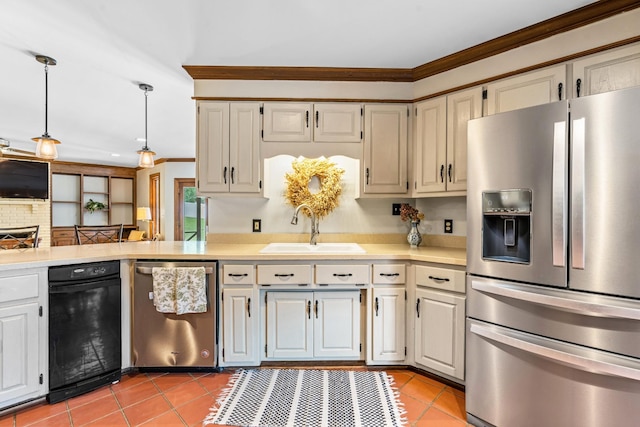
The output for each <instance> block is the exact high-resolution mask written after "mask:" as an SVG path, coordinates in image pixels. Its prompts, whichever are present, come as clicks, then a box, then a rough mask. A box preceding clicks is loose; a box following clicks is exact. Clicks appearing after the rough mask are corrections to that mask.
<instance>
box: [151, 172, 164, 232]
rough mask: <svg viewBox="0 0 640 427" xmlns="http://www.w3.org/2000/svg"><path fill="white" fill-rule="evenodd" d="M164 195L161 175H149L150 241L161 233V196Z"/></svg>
mask: <svg viewBox="0 0 640 427" xmlns="http://www.w3.org/2000/svg"><path fill="white" fill-rule="evenodd" d="M161 194H162V188H160V173H152V174H151V175H149V207H150V208H151V221H149V222H150V224H149V225H150V227H151V229H150V230H149V234H150V236H148V237H149V238H150V239H153V237H154V236H155V235H156V234H158V233H160V210H161V206H160V202H161V200H160V195H161Z"/></svg>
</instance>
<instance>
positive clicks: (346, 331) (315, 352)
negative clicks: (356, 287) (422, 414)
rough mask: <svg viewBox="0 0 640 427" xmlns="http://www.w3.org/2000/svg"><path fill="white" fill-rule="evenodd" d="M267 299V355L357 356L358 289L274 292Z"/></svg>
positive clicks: (290, 357)
mask: <svg viewBox="0 0 640 427" xmlns="http://www.w3.org/2000/svg"><path fill="white" fill-rule="evenodd" d="M266 301H267V307H266V309H267V324H266V336H267V344H266V356H267V358H270V359H281V360H303V359H311V358H314V359H318V360H335V359H341V360H344V359H359V358H360V352H361V341H360V291H322V292H296V291H282V292H278V291H276V292H267V293H266Z"/></svg>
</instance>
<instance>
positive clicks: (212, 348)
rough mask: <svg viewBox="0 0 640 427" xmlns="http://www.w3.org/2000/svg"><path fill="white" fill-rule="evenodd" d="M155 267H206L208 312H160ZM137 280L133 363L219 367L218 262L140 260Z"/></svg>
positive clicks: (136, 365)
mask: <svg viewBox="0 0 640 427" xmlns="http://www.w3.org/2000/svg"><path fill="white" fill-rule="evenodd" d="M154 267H170V268H172V267H173V268H180V267H204V268H205V274H206V285H207V311H206V312H204V313H189V314H180V315H178V314H175V313H160V312H158V311H157V310H156V307H155V306H154V303H153V276H152V272H153V268H154ZM134 269H135V273H134V279H133V292H132V295H133V315H132V317H133V336H132V339H133V343H132V345H133V365H134V366H135V367H137V368H171V367H175V368H179V367H185V368H198V367H200V368H214V367H215V366H216V352H217V351H216V343H217V338H216V329H217V320H216V301H217V298H216V263H215V262H211V261H206V262H205V261H138V262H136V263H135V267H134Z"/></svg>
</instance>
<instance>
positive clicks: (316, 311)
mask: <svg viewBox="0 0 640 427" xmlns="http://www.w3.org/2000/svg"><path fill="white" fill-rule="evenodd" d="M317 318H318V300H316V319H317Z"/></svg>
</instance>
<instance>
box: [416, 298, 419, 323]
mask: <svg viewBox="0 0 640 427" xmlns="http://www.w3.org/2000/svg"><path fill="white" fill-rule="evenodd" d="M416 313H418V318H420V298H418V299H417V300H416Z"/></svg>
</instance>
